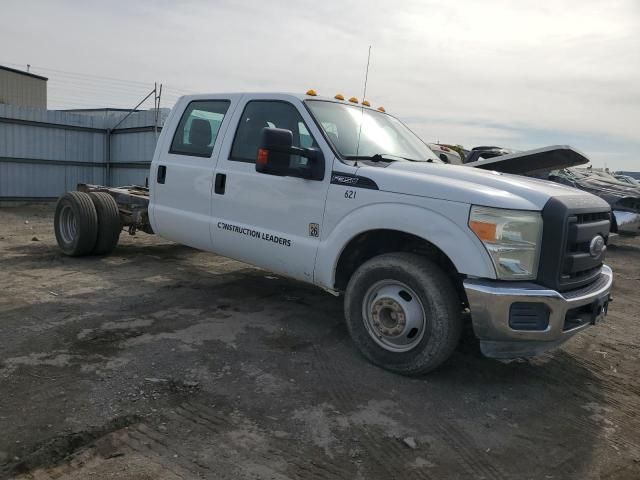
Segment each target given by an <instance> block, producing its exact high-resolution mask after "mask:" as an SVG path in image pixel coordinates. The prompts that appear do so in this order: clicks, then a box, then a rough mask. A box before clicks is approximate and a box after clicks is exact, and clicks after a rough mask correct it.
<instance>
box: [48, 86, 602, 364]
mask: <svg viewBox="0 0 640 480" xmlns="http://www.w3.org/2000/svg"><path fill="white" fill-rule="evenodd" d="M563 148H564V149H565V150H568V151H570V152H571V149H568V148H567V147H563ZM551 150H553V149H551ZM150 180H151V181H150V185H149V187H148V188H145V187H138V186H127V187H115V188H114V187H104V186H98V185H79V188H78V191H74V192H68V193H67V194H65V195H63V196H62V197H61V198H60V200H59V201H58V204H57V207H56V214H55V232H56V238H57V240H58V244H59V246H60V247H61V249H62V251H63V252H64V253H65V254H67V255H90V254H106V253H109V252H110V251H112V250H113V249H114V248H115V246H116V244H117V241H118V236H119V235H120V232H121V230H122V228H123V227H125V228H128V230H129V233H136V231H137V230H142V231H145V232H147V233H155V234H158V235H160V236H162V237H164V238H167V239H169V240H173V241H175V242H179V243H182V244H185V245H189V246H192V247H194V248H197V249H201V250H206V251H210V252H215V253H217V254H219V255H223V256H227V257H230V258H234V259H237V260H240V261H242V262H246V263H248V264H252V265H255V266H257V267H260V268H263V269H266V270H269V271H272V272H276V273H279V274H282V275H285V276H288V277H291V278H294V279H297V280H300V281H302V282H307V283H312V284H315V285H317V286H318V287H321V288H323V289H325V290H327V291H329V292H331V293H333V294H339V295H343V296H344V312H345V318H346V324H347V327H348V330H349V333H350V335H351V337H352V339H353V341H354V343H355V345H356V346H357V348H358V349H359V350H360V352H361V353H362V354H363V355H364V356H365V357H366V358H368V359H369V360H370V361H372V362H373V363H375V364H377V365H379V366H382V367H384V368H386V369H388V370H391V371H394V372H397V373H401V374H406V375H416V374H423V373H426V372H428V371H431V370H433V369H434V368H436V367H438V366H439V365H441V364H442V363H443V362H444V361H445V360H447V358H448V357H449V356H450V355H451V354H452V352H453V351H454V349H455V347H456V344H457V343H458V340H459V337H460V333H461V329H462V327H463V322H464V321H465V319H468V318H469V317H470V319H471V320H470V321H471V322H472V324H473V329H474V331H475V334H476V336H477V337H478V338H479V340H480V345H481V349H482V352H483V353H484V354H485V355H487V356H489V357H495V358H515V357H523V356H532V355H537V354H539V353H541V352H543V351H545V350H548V349H549V348H552V347H555V346H557V345H559V344H561V343H562V342H564V341H566V340H567V339H568V338H570V337H571V336H572V335H573V334H575V333H576V332H578V331H580V330H582V329H584V328H587V327H589V326H590V325H593V324H595V323H597V322H598V321H600V320H601V319H602V318H603V317H604V316H605V314H606V313H607V308H608V303H609V299H610V290H611V285H612V280H613V275H612V271H611V269H610V268H609V267H608V266H606V265H605V264H604V263H603V262H604V256H605V252H606V244H607V240H608V235H609V222H610V215H611V212H610V207H609V205H608V204H607V203H606V202H604V201H603V200H601V199H600V198H598V197H596V196H593V195H591V194H588V193H586V192H583V191H579V190H576V189H573V188H570V187H565V186H562V185H558V184H555V183H551V182H548V181H543V180H535V179H529V178H524V177H520V176H515V175H509V174H503V173H499V172H495V171H487V170H483V169H476V168H471V167H468V166H463V165H459V166H457V165H447V164H444V163H443V162H441V161H440V159H438V157H437V156H436V155H435V154H434V153H433V152H432V151H431V150H430V149H429V148H428V147H427V145H426V144H425V143H423V142H422V141H421V140H420V139H419V138H418V137H417V136H416V135H415V134H413V133H412V132H411V131H410V130H409V129H408V128H407V127H406V126H405V125H404V124H403V123H402V122H401V121H399V120H398V119H397V118H395V117H394V116H392V115H390V114H388V113H386V112H385V111H384V109H382V108H379V109H375V108H372V107H369V106H368V102H367V103H365V102H363V103H362V104H360V103H358V101H357V99H355V98H351V99H350V100H346V101H345V100H343V98H342V97H341V96H336V97H335V98H323V97H319V96H317V95H316V92H314V91H309V92H307V94H304V95H297V94H284V93H283V94H281V93H234V94H215V95H189V96H184V97H182V98H180V99H179V100H178V102H177V103H176V105H175V107H174V108H173V110H172V112H171V114H170V115H169V118H168V119H167V121H166V123H165V125H164V127H163V130H162V133H161V135H160V137H159V139H158V142H157V146H156V150H155V154H154V157H153V161H152V164H151V170H150ZM465 312H470V316H469V315H464V313H465ZM301 321H304V320H301Z"/></svg>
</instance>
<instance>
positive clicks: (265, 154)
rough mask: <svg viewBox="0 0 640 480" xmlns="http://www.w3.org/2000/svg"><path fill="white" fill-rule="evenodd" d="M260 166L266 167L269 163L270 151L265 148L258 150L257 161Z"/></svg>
mask: <svg viewBox="0 0 640 480" xmlns="http://www.w3.org/2000/svg"><path fill="white" fill-rule="evenodd" d="M256 163H257V164H258V165H262V166H266V165H267V164H268V163H269V150H266V149H264V148H259V149H258V158H257V159H256Z"/></svg>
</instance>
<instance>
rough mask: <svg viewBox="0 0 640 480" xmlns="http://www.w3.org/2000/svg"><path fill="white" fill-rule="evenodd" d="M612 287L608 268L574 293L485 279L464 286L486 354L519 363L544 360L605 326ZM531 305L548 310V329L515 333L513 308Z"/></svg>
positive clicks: (604, 266)
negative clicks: (565, 344) (578, 336)
mask: <svg viewBox="0 0 640 480" xmlns="http://www.w3.org/2000/svg"><path fill="white" fill-rule="evenodd" d="M612 284H613V272H612V270H611V269H610V268H609V267H608V266H606V265H603V266H602V271H601V273H600V276H599V277H598V279H597V280H596V281H594V282H593V283H591V284H590V285H587V286H586V287H583V288H579V289H576V290H572V291H569V292H563V293H560V292H557V291H555V290H550V289H548V288H546V287H543V286H540V285H537V284H535V283H529V282H526V283H525V282H503V281H495V280H481V279H467V280H465V281H464V289H465V291H466V294H467V299H468V301H469V308H470V310H471V318H472V321H473V329H474V331H475V334H476V336H477V337H478V338H479V339H480V348H481V350H482V353H483V354H484V355H485V356H487V357H492V358H518V357H531V356H535V355H539V354H541V353H542V352H544V351H546V350H549V349H551V348H554V347H556V346H558V345H560V344H562V343H563V342H565V341H567V340H568V339H569V338H571V336H572V335H573V334H575V333H576V332H578V331H580V330H583V329H585V328H587V327H589V326H591V325H593V324H595V323H597V322H598V321H599V320H601V319H602V318H603V317H604V315H605V314H606V313H607V312H606V310H607V306H608V301H609V295H610V292H611V286H612ZM531 303H535V304H543V305H544V306H543V307H542V308H543V310H546V311H547V312H548V324H546V325H545V326H544V328H542V329H537V330H521V329H514V328H512V327H511V326H510V316H511V315H512V305H513V304H518V305H522V304H531Z"/></svg>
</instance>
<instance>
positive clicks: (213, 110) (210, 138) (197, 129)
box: [169, 100, 231, 157]
mask: <svg viewBox="0 0 640 480" xmlns="http://www.w3.org/2000/svg"><path fill="white" fill-rule="evenodd" d="M230 103H231V102H229V100H195V101H193V102H191V103H190V104H189V105H188V106H187V108H186V109H185V111H184V113H183V114H182V118H181V119H180V123H179V124H178V128H176V132H175V133H174V135H173V141H172V142H171V149H170V150H169V153H175V154H178V155H191V156H195V157H210V156H211V152H213V146H214V145H215V143H216V138H217V137H218V132H219V131H220V126H221V125H222V121H223V120H224V116H225V114H226V113H227V110H228V109H229V104H230Z"/></svg>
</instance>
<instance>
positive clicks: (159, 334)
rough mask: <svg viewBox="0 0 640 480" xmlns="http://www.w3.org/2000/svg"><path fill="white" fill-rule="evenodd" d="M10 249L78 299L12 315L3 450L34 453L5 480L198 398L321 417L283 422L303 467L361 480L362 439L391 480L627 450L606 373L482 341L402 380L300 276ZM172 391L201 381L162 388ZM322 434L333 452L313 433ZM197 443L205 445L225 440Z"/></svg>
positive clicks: (171, 260) (4, 366)
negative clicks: (513, 353) (490, 351)
mask: <svg viewBox="0 0 640 480" xmlns="http://www.w3.org/2000/svg"><path fill="white" fill-rule="evenodd" d="M7 250H9V251H10V252H11V253H12V254H13V255H16V256H9V257H8V258H7V257H5V258H2V259H0V268H1V269H22V268H29V266H30V265H31V266H35V265H38V266H39V267H40V268H42V266H43V264H44V265H46V262H49V264H48V266H47V268H48V269H49V271H46V272H40V274H39V275H41V276H36V277H29V278H30V280H29V282H31V286H28V282H27V281H25V284H24V288H34V285H35V286H36V287H38V288H40V282H44V281H47V279H49V278H50V277H51V276H53V277H54V278H55V277H60V276H63V275H65V274H69V276H67V277H64V278H69V279H73V280H69V281H73V288H69V289H67V287H68V284H66V285H65V284H62V285H61V286H60V288H59V289H58V292H59V293H58V296H56V297H54V298H52V299H51V300H48V301H39V302H33V303H31V304H29V305H27V306H22V307H17V308H14V309H11V310H9V311H7V312H5V313H4V314H3V316H4V318H3V322H2V324H0V339H1V340H0V346H1V349H0V351H1V352H2V353H0V392H2V393H0V428H1V429H2V431H3V432H4V434H3V435H2V436H1V437H0V452H7V456H6V458H7V459H13V458H14V457H15V458H18V459H19V460H8V461H5V464H4V465H3V466H2V467H0V472H4V474H5V475H8V474H10V473H16V472H17V471H19V470H22V471H25V470H29V469H32V468H35V467H38V466H42V465H46V464H47V462H52V463H55V462H59V461H61V460H62V459H63V458H65V456H66V455H68V454H69V453H71V452H73V451H76V450H78V449H79V448H83V447H85V446H87V445H88V444H90V443H91V442H93V441H94V440H95V437H96V435H97V434H96V435H93V434H89V435H85V436H82V435H79V436H78V432H79V431H84V430H87V431H96V432H99V433H100V434H102V433H103V430H101V429H100V427H95V425H112V423H110V422H114V418H127V419H136V421H137V419H138V418H144V419H145V422H147V423H151V424H153V423H154V422H155V420H154V418H156V417H158V418H160V417H162V415H163V412H165V411H166V410H167V409H175V408H176V405H181V404H182V402H184V401H185V399H190V398H191V399H192V401H194V402H196V403H197V404H199V405H200V404H202V405H208V404H211V403H212V402H213V401H214V400H215V401H216V402H220V398H221V397H223V398H224V399H226V400H225V401H226V402H228V403H231V404H232V405H233V407H234V409H235V410H236V411H237V412H239V413H238V415H240V416H242V417H243V418H245V419H246V420H247V421H248V422H253V423H255V424H256V425H258V426H259V427H260V428H263V429H264V431H265V432H267V435H269V433H268V432H269V431H270V430H269V429H270V428H271V427H269V425H268V420H266V419H267V418H268V417H270V416H272V417H274V418H275V417H276V416H281V415H282V411H283V410H284V411H288V412H299V414H300V416H299V417H296V418H315V417H314V415H318V413H317V412H318V411H320V412H321V416H320V417H319V418H320V419H321V424H322V426H321V427H318V426H315V427H314V426H313V425H315V424H309V423H308V422H307V423H305V422H306V421H304V420H295V419H293V417H291V416H290V418H288V419H284V420H283V421H282V422H281V424H280V425H279V426H278V428H279V429H280V430H282V431H285V432H288V433H289V434H290V435H291V438H292V440H291V441H292V442H298V443H299V442H302V443H301V445H302V446H304V448H305V449H306V450H304V453H305V454H306V455H310V456H316V457H320V458H324V459H332V461H334V462H335V461H337V460H336V459H338V460H340V461H342V462H344V463H345V465H351V466H352V467H353V468H354V469H355V468H356V466H357V465H356V464H355V463H354V461H353V458H350V455H348V454H345V452H349V451H350V448H352V447H351V445H352V444H353V443H354V442H355V443H356V444H357V445H358V448H360V449H361V450H362V451H363V452H364V453H363V455H365V456H366V457H367V458H371V459H373V458H375V457H377V456H381V455H383V456H384V458H389V462H390V464H389V465H390V467H392V469H395V468H404V469H406V468H408V467H407V465H408V464H409V463H411V462H413V461H417V460H416V459H417V458H418V457H420V458H423V457H424V458H427V457H428V458H430V459H433V460H430V462H431V463H433V462H436V459H438V460H437V462H439V463H437V464H434V465H436V466H435V467H433V469H432V473H434V474H437V473H438V472H439V473H440V476H442V475H447V474H451V473H452V472H454V473H455V472H458V474H459V475H460V478H462V477H463V476H464V475H465V474H469V473H473V472H475V473H476V474H477V473H478V472H480V474H482V475H484V476H485V477H487V478H510V477H512V476H514V475H517V474H518V473H520V472H521V471H529V472H532V475H533V476H534V477H535V476H536V475H538V474H543V473H546V472H555V475H559V476H562V475H563V474H564V476H565V477H569V476H576V477H578V476H580V474H581V473H585V472H587V471H588V468H589V467H588V465H589V463H590V459H591V458H592V457H593V455H594V453H595V450H596V448H600V447H598V445H599V444H601V443H603V442H610V443H613V444H614V445H617V446H618V447H619V448H623V447H627V446H628V445H627V444H626V443H625V441H624V440H623V439H620V438H618V436H617V434H616V433H615V431H614V432H611V431H610V430H607V429H608V428H611V427H610V426H609V425H607V423H606V422H605V420H606V419H605V416H606V415H605V413H606V410H604V409H606V407H605V404H606V400H605V398H604V394H603V392H604V391H606V390H607V388H608V387H607V385H605V384H604V379H603V376H602V375H601V374H600V373H599V372H598V369H599V366H598V365H594V364H592V363H590V362H588V361H586V360H585V359H584V358H581V356H580V355H579V354H573V353H570V352H568V351H565V350H562V349H561V350H559V351H557V352H555V353H552V354H549V355H546V356H544V357H542V358H539V359H537V360H534V361H522V362H512V363H510V364H504V363H500V362H497V361H494V360H490V359H486V358H484V357H482V356H481V354H480V353H479V350H478V347H477V342H476V341H475V339H474V338H473V337H472V336H471V334H470V333H469V331H468V330H467V331H466V333H465V336H464V338H463V341H462V342H461V345H460V346H459V348H458V349H457V351H456V352H455V354H454V355H453V357H452V358H451V359H450V360H449V361H448V362H447V363H446V364H445V365H444V366H443V367H442V368H441V369H439V370H437V371H435V372H433V373H431V374H430V375H428V376H425V377H422V378H405V377H400V376H398V375H394V374H391V373H389V372H386V371H384V370H381V369H379V368H377V367H375V366H373V365H371V364H369V363H368V362H366V361H365V360H364V359H363V358H362V357H361V356H360V355H358V353H357V352H356V351H355V348H354V347H353V346H352V344H351V342H350V339H349V337H348V333H347V331H346V328H345V326H344V321H343V318H342V299H341V298H335V297H333V296H331V295H329V294H326V293H324V292H322V291H321V290H319V289H317V288H314V287H312V286H309V285H306V284H302V283H300V282H296V281H293V280H288V279H285V278H281V277H279V276H274V275H270V274H268V273H267V272H264V271H260V270H257V269H254V268H246V267H244V266H243V265H242V264H239V263H237V262H232V263H231V264H230V263H229V261H228V260H227V259H222V258H221V257H216V256H213V255H209V254H204V253H199V252H196V251H195V250H192V249H190V248H188V247H183V246H178V245H173V244H167V245H141V246H138V245H124V246H121V247H119V248H118V249H117V250H116V252H115V253H114V255H113V256H112V257H107V258H104V259H92V258H84V259H69V258H66V257H61V256H60V255H59V254H57V253H56V252H55V249H54V248H53V247H51V246H50V245H45V244H36V242H34V243H33V244H29V245H27V246H21V247H14V248H9V249H7ZM159 259H160V261H158V260H159ZM66 281H67V280H65V282H66ZM42 288H45V289H47V288H49V286H48V284H46V285H45V286H44V287H42ZM78 292H79V293H78ZM145 379H152V380H145ZM156 380H157V382H156V383H154V382H155V381H156ZM169 381H171V382H178V383H177V385H183V386H185V385H186V387H185V388H175V389H171V388H164V387H163V386H164V384H165V383H166V382H169ZM193 385H197V386H198V388H191V387H190V386H193ZM190 401H191V400H190ZM300 412H301V413H300ZM623 413H625V414H629V415H631V414H632V413H633V412H631V411H626V412H623ZM69 419H71V420H72V425H73V426H72V427H70V426H69V423H68V420H69ZM132 421H133V420H132ZM43 425H50V427H47V428H43ZM92 425H93V426H94V427H95V428H93V429H92V428H90V426H92ZM114 425H120V424H119V423H118V422H116V423H115V424H114ZM310 425H311V426H310ZM82 426H84V427H82ZM96 428H97V430H96ZM229 428H231V427H229ZM314 428H316V429H317V428H322V432H324V433H323V434H322V435H324V437H322V438H324V439H325V440H326V439H328V440H326V441H325V443H322V442H320V443H319V442H318V440H317V438H315V437H313V435H312V436H311V437H309V431H312V432H313V431H315V430H314ZM309 429H311V430H309ZM327 432H328V433H327ZM61 435H62V436H63V437H65V436H67V435H71V436H72V438H80V439H85V440H86V441H70V442H66V443H65V442H64V441H60V440H59V438H60V436H61ZM74 435H75V436H74ZM406 435H409V436H412V437H415V438H416V439H418V444H419V445H420V447H419V448H418V449H417V450H416V451H414V450H412V449H405V450H400V451H398V452H396V451H395V450H393V449H392V450H391V451H392V452H395V453H394V455H395V457H394V458H395V459H391V458H390V457H389V455H390V454H389V453H388V452H387V453H383V452H384V449H385V448H387V449H388V448H389V447H388V442H389V441H391V440H393V441H394V442H396V441H397V438H398V437H401V436H406ZM65 438H66V437H65ZM56 439H58V440H56ZM354 439H355V440H354ZM196 440H197V441H198V442H200V447H195V446H194V448H204V447H210V446H211V445H209V442H210V441H211V440H208V439H207V438H206V437H201V438H197V439H196ZM16 441H19V442H20V443H16ZM47 445H49V446H47ZM60 445H63V447H60ZM318 445H321V448H320V447H318ZM385 445H386V447H385ZM394 445H395V444H394ZM541 445H544V456H545V462H544V465H541V462H540V461H539V455H542V452H541V450H540V448H541ZM176 448H177V447H176ZM301 448H302V447H301ZM487 449H489V450H490V451H491V452H492V453H491V455H489V454H488V451H487ZM527 451H531V452H537V453H536V454H535V455H522V452H527ZM295 454H296V450H295V449H293V450H291V453H289V454H288V455H291V456H294V455H295ZM280 455H285V456H286V455H287V454H286V453H285V454H282V452H281V453H280ZM285 460H286V458H285ZM394 462H395V463H394ZM0 463H2V460H1V459H0ZM354 465H355V466H354ZM349 468H351V467H349ZM358 468H360V467H358ZM380 468H382V467H380ZM380 472H382V473H384V469H383V470H381V471H380ZM380 472H378V474H376V473H375V472H374V473H373V474H371V475H370V476H369V478H377V477H378V476H380V477H382V476H384V475H382V473H380ZM353 473H355V470H354V471H353ZM387 473H388V472H387ZM437 476H438V475H436V477H437ZM448 476H449V477H450V478H454V477H455V476H456V475H448Z"/></svg>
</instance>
